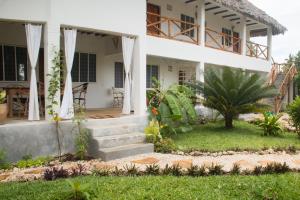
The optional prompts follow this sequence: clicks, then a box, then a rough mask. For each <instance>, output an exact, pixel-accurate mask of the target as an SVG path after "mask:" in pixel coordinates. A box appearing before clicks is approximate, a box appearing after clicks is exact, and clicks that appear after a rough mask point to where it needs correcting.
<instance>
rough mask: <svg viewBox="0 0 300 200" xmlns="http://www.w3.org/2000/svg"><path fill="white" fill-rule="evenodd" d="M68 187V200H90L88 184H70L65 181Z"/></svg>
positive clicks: (70, 182)
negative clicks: (69, 191) (69, 192)
mask: <svg viewBox="0 0 300 200" xmlns="http://www.w3.org/2000/svg"><path fill="white" fill-rule="evenodd" d="M67 182H68V183H69V185H70V186H71V189H72V191H71V195H70V199H72V200H88V199H90V193H89V192H88V189H89V188H90V185H89V184H81V183H80V182H77V181H76V182H72V181H70V180H67Z"/></svg>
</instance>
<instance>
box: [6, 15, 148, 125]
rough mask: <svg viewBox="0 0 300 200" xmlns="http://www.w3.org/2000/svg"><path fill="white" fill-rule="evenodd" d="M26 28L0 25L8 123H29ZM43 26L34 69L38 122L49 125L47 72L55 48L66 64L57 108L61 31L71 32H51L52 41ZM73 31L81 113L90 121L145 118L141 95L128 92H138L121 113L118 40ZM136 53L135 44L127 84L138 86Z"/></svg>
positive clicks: (74, 72)
mask: <svg viewBox="0 0 300 200" xmlns="http://www.w3.org/2000/svg"><path fill="white" fill-rule="evenodd" d="M28 23H29V22H16V21H1V23H0V61H1V62H0V71H1V73H0V90H6V93H7V104H8V110H9V114H8V116H9V118H8V120H7V123H17V122H23V121H27V120H28V115H29V99H30V81H31V79H32V77H31V64H30V59H29V56H28V47H27V42H26V33H25V24H28ZM41 26H42V32H41V41H40V48H39V51H38V58H37V64H36V85H37V92H38V94H37V96H38V109H39V119H40V120H45V119H46V120H48V119H50V116H49V115H48V113H47V111H46V110H47V109H46V108H47V105H49V102H47V94H48V86H49V76H47V74H48V73H50V72H51V66H52V60H53V46H58V47H59V49H60V52H61V53H62V57H61V62H63V63H64V65H63V66H64V68H62V69H61V70H60V71H61V72H60V76H61V81H60V91H59V92H58V93H59V94H57V96H58V97H57V101H58V102H59V105H61V103H62V101H63V98H64V91H65V83H66V77H67V68H66V63H65V62H66V60H65V56H66V55H65V45H64V43H65V36H64V30H69V29H72V28H73V27H70V26H65V25H64V26H63V25H62V26H59V27H57V26H55V28H56V29H55V31H56V32H55V34H54V35H55V37H54V38H55V39H53V36H54V35H53V30H51V31H50V30H49V28H50V27H49V26H48V25H46V24H42V25H41ZM73 29H76V33H77V37H76V39H75V41H76V42H75V51H74V59H73V62H72V70H71V77H72V94H73V102H74V103H79V104H80V105H81V106H82V107H84V108H85V109H86V117H87V118H91V119H103V118H116V117H121V116H125V115H130V114H138V115H139V114H141V113H143V112H144V111H145V108H146V106H145V105H141V104H142V103H139V102H142V101H140V98H143V97H142V96H143V94H142V93H139V94H138V93H137V92H134V91H139V89H137V88H132V89H136V90H132V91H133V92H132V94H131V95H130V99H131V100H130V102H131V103H130V110H129V112H127V113H124V112H122V108H123V101H124V84H125V74H126V73H125V68H124V59H123V49H122V34H121V33H109V32H107V31H100V30H91V29H87V28H73ZM50 32H51V34H50ZM133 37H134V36H132V38H133ZM53 40H55V41H53ZM50 43H51V45H50ZM138 48H139V44H138V43H137V42H135V43H134V46H133V50H132V60H131V61H130V65H131V70H130V79H131V81H133V80H134V81H135V82H138V81H140V80H141V78H140V76H141V74H140V72H139V70H140V69H139V68H137V67H134V66H136V65H137V64H138V63H139V62H140V61H139V60H137V58H138V56H139V54H140V51H139V50H138ZM141 57H142V56H141ZM138 86H140V84H138ZM130 87H131V86H130ZM144 91H145V90H144ZM144 96H145V94H144ZM134 99H135V100H134ZM134 102H137V103H134ZM144 104H145V103H144ZM59 107H60V106H58V108H57V110H58V111H59ZM138 107H139V108H138Z"/></svg>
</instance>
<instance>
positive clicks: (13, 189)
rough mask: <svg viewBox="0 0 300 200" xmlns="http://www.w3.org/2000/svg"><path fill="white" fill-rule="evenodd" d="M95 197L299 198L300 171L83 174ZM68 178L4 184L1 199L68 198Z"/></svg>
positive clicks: (0, 189)
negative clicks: (197, 174) (201, 174)
mask: <svg viewBox="0 0 300 200" xmlns="http://www.w3.org/2000/svg"><path fill="white" fill-rule="evenodd" d="M75 180H76V181H79V182H81V183H88V184H89V185H90V188H89V190H90V191H94V192H92V197H93V198H95V199H105V200H106V199H163V200H165V199H180V200H184V199H193V200H194V199H205V200H210V199H211V200H215V199H271V198H267V197H274V198H272V199H287V200H293V199H299V197H300V174H295V173H289V174H284V175H265V176H215V177H199V178H192V177H179V178H177V177H171V176H170V177H164V176H158V177H92V176H91V177H79V178H76V179H74V180H73V181H75ZM69 192H70V186H69V185H68V183H67V182H66V180H58V181H53V182H45V181H38V182H29V183H9V184H0V199H5V200H8V199H13V200H18V199H22V200H25V199H28V200H29V199H30V200H34V199H43V200H46V199H68V198H67V197H68V195H69Z"/></svg>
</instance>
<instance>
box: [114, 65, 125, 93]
mask: <svg viewBox="0 0 300 200" xmlns="http://www.w3.org/2000/svg"><path fill="white" fill-rule="evenodd" d="M124 80H125V71H124V64H123V63H121V62H116V63H115V88H123V87H124Z"/></svg>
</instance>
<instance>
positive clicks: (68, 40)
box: [59, 29, 77, 119]
mask: <svg viewBox="0 0 300 200" xmlns="http://www.w3.org/2000/svg"><path fill="white" fill-rule="evenodd" d="M76 36H77V30H76V29H71V30H67V29H65V30H64V38H65V57H66V67H67V77H66V82H65V89H64V97H63V100H62V104H61V108H60V114H59V116H60V117H61V118H63V119H71V118H72V117H74V107H73V93H72V76H71V71H72V66H73V59H74V54H75V46H76Z"/></svg>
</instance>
